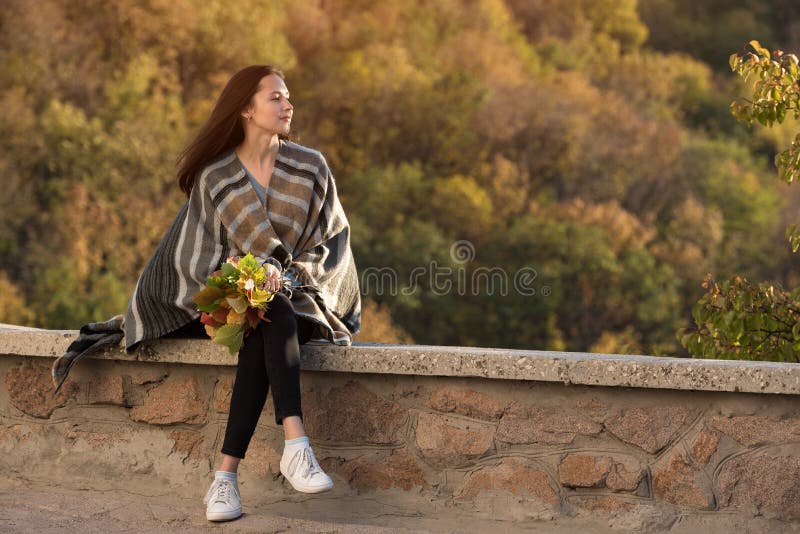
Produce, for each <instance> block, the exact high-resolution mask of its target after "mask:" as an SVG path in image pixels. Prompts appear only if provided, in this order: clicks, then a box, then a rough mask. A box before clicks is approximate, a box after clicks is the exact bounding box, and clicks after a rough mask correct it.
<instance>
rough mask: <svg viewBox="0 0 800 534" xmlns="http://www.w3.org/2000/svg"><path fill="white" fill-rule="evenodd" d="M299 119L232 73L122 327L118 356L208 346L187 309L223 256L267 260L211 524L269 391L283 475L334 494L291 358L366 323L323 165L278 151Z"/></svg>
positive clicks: (189, 158)
mask: <svg viewBox="0 0 800 534" xmlns="http://www.w3.org/2000/svg"><path fill="white" fill-rule="evenodd" d="M293 112H294V108H293V106H292V104H291V103H290V102H289V91H288V89H287V88H286V84H285V83H284V79H283V74H282V73H281V72H280V71H279V70H277V69H275V68H274V67H271V66H262V65H254V66H250V67H246V68H244V69H242V70H241V71H239V72H238V73H236V74H235V75H234V76H233V77H232V78H231V80H230V81H229V82H228V84H227V85H226V86H225V88H224V89H223V91H222V94H221V95H220V97H219V99H218V101H217V103H216V104H215V107H214V109H213V111H212V112H211V116H210V117H209V119H208V121H207V122H206V124H205V125H204V126H203V127H202V128H201V130H200V132H199V134H198V135H197V137H196V138H195V139H194V141H192V142H191V143H190V144H189V145H188V147H187V148H186V150H185V151H184V153H183V155H182V156H181V159H180V169H179V172H178V183H179V185H180V187H181V189H182V190H183V191H184V193H186V195H187V196H188V202H187V203H186V204H185V205H184V207H183V208H182V209H181V211H180V212H179V213H178V216H177V217H176V218H175V220H174V222H173V223H172V226H171V227H170V229H169V230H168V231H167V234H166V235H165V236H164V238H163V239H162V240H161V242H160V243H159V245H158V247H157V249H156V251H155V253H154V255H153V257H152V258H151V259H150V261H149V262H148V264H147V266H146V267H145V269H144V271H143V272H142V275H141V276H140V278H139V281H138V283H137V285H136V289H135V291H134V294H133V297H132V298H131V301H130V304H129V305H128V310H127V313H126V315H125V321H124V330H125V339H126V350H127V352H132V351H133V350H134V349H135V348H136V346H137V345H138V344H139V343H141V342H142V341H145V340H149V339H156V338H160V337H173V336H187V335H188V336H205V332H204V330H203V325H202V324H200V322H199V315H200V314H199V313H198V312H197V310H196V307H195V304H194V302H193V301H192V297H193V295H194V294H195V293H196V292H197V291H199V290H200V289H201V288H203V287H204V286H205V280H206V278H207V277H208V275H209V274H211V273H212V272H213V271H215V270H216V269H218V268H219V266H220V264H221V263H222V262H223V261H225V259H227V257H228V256H240V255H244V254H246V253H248V252H252V253H253V255H254V256H257V257H261V258H268V257H273V258H275V259H276V260H277V261H278V262H280V264H281V265H282V266H283V267H284V268H285V269H286V273H285V274H286V279H287V280H288V282H285V283H286V284H287V285H290V286H291V287H290V288H288V289H287V288H286V287H283V286H282V281H281V276H280V274H281V273H280V271H279V269H278V268H277V267H275V266H274V265H270V264H269V263H267V265H268V270H269V274H270V284H271V287H270V289H271V290H272V291H279V290H280V291H281V292H279V293H277V294H276V295H275V297H274V299H273V300H272V301H271V302H270V304H269V310H268V313H267V317H268V318H269V319H270V322H264V321H262V322H261V323H260V325H259V327H257V328H256V329H255V330H253V331H252V332H251V333H250V335H249V336H248V337H246V338H245V342H244V345H243V346H242V348H241V350H240V351H239V355H238V367H237V371H236V379H235V382H234V385H233V392H232V396H231V404H230V413H229V415H228V423H227V428H226V431H225V440H224V442H223V446H222V450H221V452H222V458H221V460H220V464H219V469H218V470H217V471H216V473H215V477H214V481H213V483H212V484H211V487H210V488H209V490H208V492H207V494H206V497H205V499H204V503H205V504H206V505H207V508H206V517H207V518H208V519H209V520H211V521H225V520H230V519H235V518H237V517H239V516H240V515H241V514H242V505H241V499H240V495H239V490H238V485H237V470H238V466H239V462H240V461H241V460H242V459H243V458H244V457H245V452H246V451H247V447H248V444H249V442H250V439H251V438H252V435H253V432H254V430H255V427H256V423H257V422H258V418H259V416H260V414H261V410H262V407H263V405H264V402H265V400H266V397H267V390H268V389H269V387H270V385H271V386H272V392H273V402H274V405H275V421H276V423H277V424H278V425H282V426H283V430H284V437H285V442H284V443H285V444H284V451H283V456H282V458H281V461H280V472H281V474H282V475H283V476H284V477H285V478H286V479H287V480H288V481H289V483H290V484H291V485H292V487H294V488H295V489H296V490H298V491H302V492H308V493H317V492H321V491H327V490H330V489H331V488H332V487H333V481H332V480H331V479H330V477H329V476H328V475H327V474H325V472H324V471H323V470H322V469H321V468H320V466H319V463H318V462H317V459H316V458H315V456H314V452H313V450H312V449H311V447H310V445H309V441H308V437H307V435H306V433H305V430H304V428H303V422H302V417H303V416H302V410H301V404H300V365H299V364H300V361H299V355H300V350H299V345H300V344H302V343H305V342H307V341H308V340H309V339H310V338H312V337H313V336H315V335H320V334H321V335H322V336H324V337H325V338H327V340H328V341H330V342H332V343H335V344H338V345H349V344H350V343H351V341H352V335H353V334H356V333H358V331H359V330H360V322H361V301H360V295H359V287H358V278H357V275H356V269H355V262H354V260H353V256H352V253H351V251H350V237H349V236H350V231H349V225H348V223H347V218H346V217H345V215H344V212H343V211H342V207H341V204H340V203H339V200H338V197H337V194H336V184H335V181H334V179H333V176H332V175H331V172H330V169H329V168H328V165H327V163H326V161H325V158H324V157H323V156H322V154H321V153H320V152H319V151H317V150H313V149H310V148H307V147H304V146H301V145H299V144H296V143H293V142H291V141H289V140H288V139H287V134H288V133H289V131H290V125H291V120H292V114H293Z"/></svg>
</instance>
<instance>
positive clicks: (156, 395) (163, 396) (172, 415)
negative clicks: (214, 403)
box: [130, 376, 206, 425]
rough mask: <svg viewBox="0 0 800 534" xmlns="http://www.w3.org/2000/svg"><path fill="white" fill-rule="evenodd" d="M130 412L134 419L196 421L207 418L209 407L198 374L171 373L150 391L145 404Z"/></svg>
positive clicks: (165, 421) (163, 423)
mask: <svg viewBox="0 0 800 534" xmlns="http://www.w3.org/2000/svg"><path fill="white" fill-rule="evenodd" d="M130 415H131V419H133V420H134V421H142V422H144V423H150V424H154V425H169V424H172V423H189V424H196V423H202V422H203V421H205V417H206V409H205V402H204V400H203V398H202V396H201V393H200V386H199V384H198V383H197V379H196V378H195V377H191V376H190V377H178V378H172V377H170V378H168V379H167V380H165V381H164V382H162V383H161V384H158V385H157V386H155V387H154V388H153V389H151V390H150V391H148V392H147V395H146V396H145V399H144V404H143V405H141V406H136V407H134V408H133V409H132V410H131V414H130Z"/></svg>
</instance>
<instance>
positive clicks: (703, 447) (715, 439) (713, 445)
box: [692, 428, 719, 465]
mask: <svg viewBox="0 0 800 534" xmlns="http://www.w3.org/2000/svg"><path fill="white" fill-rule="evenodd" d="M717 445H719V434H717V433H716V432H709V431H708V430H707V429H705V428H704V429H703V430H702V431H700V434H698V435H697V438H696V439H695V440H694V443H693V444H692V456H694V458H695V460H697V461H698V462H700V463H701V464H704V465H705V464H707V463H708V461H709V460H710V459H711V456H712V455H713V454H714V453H715V452H717Z"/></svg>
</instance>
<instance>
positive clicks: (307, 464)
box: [292, 447, 322, 478]
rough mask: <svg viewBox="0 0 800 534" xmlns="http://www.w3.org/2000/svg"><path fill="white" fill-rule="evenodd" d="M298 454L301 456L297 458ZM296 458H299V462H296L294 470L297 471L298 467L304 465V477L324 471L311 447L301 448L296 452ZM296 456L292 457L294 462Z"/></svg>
mask: <svg viewBox="0 0 800 534" xmlns="http://www.w3.org/2000/svg"><path fill="white" fill-rule="evenodd" d="M298 455H299V458H297V457H298ZM294 458H297V463H295V468H294V469H293V471H297V468H299V467H301V466H302V468H303V471H302V478H311V477H312V476H314V474H316V473H321V472H322V468H321V467H320V466H319V463H317V458H316V456H314V451H313V450H311V447H306V448H304V449H300V450H299V451H297V452H296V453H294ZM294 458H292V461H293V463H294Z"/></svg>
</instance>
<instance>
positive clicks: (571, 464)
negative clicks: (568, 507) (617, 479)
mask: <svg viewBox="0 0 800 534" xmlns="http://www.w3.org/2000/svg"><path fill="white" fill-rule="evenodd" d="M613 466H614V461H613V460H612V459H611V458H610V457H608V456H602V457H598V456H592V455H587V454H568V455H566V456H565V457H564V458H563V459H562V460H561V463H560V464H559V465H558V476H559V480H560V482H561V485H562V486H567V487H570V488H598V487H601V486H603V485H604V484H605V480H606V476H607V475H608V472H609V471H610V470H611V468H612V467H613Z"/></svg>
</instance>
